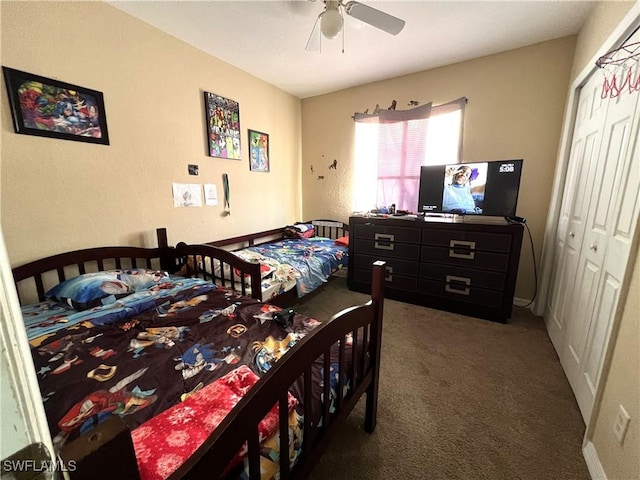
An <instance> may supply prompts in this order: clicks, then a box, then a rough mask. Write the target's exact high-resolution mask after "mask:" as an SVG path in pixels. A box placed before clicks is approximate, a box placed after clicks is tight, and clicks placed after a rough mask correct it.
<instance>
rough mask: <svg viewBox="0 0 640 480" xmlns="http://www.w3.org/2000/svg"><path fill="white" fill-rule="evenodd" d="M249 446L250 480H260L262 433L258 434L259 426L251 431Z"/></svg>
mask: <svg viewBox="0 0 640 480" xmlns="http://www.w3.org/2000/svg"><path fill="white" fill-rule="evenodd" d="M247 444H248V447H249V452H248V454H247V456H248V458H249V478H250V479H251V480H260V477H261V474H260V433H259V432H258V425H257V424H256V425H255V426H254V428H253V430H252V431H251V433H250V435H249V440H248V442H247Z"/></svg>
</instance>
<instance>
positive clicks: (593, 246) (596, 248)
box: [589, 243, 598, 252]
mask: <svg viewBox="0 0 640 480" xmlns="http://www.w3.org/2000/svg"><path fill="white" fill-rule="evenodd" d="M589 250H593V251H594V252H597V251H598V244H596V243H592V244H591V245H590V246H589Z"/></svg>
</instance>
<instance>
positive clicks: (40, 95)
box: [2, 66, 109, 145]
mask: <svg viewBox="0 0 640 480" xmlns="http://www.w3.org/2000/svg"><path fill="white" fill-rule="evenodd" d="M2 71H3V73H4V81H5V83H6V85H7V92H8V93H9V105H10V107H11V117H12V118H13V126H14V129H15V131H16V133H21V134H25V135H37V136H40V137H51V138H59V139H63V140H75V141H78V142H89V143H101V144H103V145H109V133H108V131H107V116H106V114H105V110H104V99H103V96H102V93H101V92H98V91H96V90H91V89H89V88H85V87H79V86H78V85H72V84H70V83H64V82H60V81H58V80H53V79H51V78H46V77H41V76H39V75H34V74H32V73H27V72H21V71H20V70H14V69H13V68H9V67H4V66H3V67H2Z"/></svg>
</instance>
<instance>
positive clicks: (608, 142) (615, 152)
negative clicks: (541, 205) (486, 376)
mask: <svg viewBox="0 0 640 480" xmlns="http://www.w3.org/2000/svg"><path fill="white" fill-rule="evenodd" d="M636 68H637V67H636ZM634 78H635V77H634ZM601 85H602V75H601V73H600V72H595V73H594V75H592V78H591V79H590V80H589V82H588V83H587V85H586V86H585V88H584V89H583V91H582V92H581V98H582V97H584V98H585V104H590V105H591V107H592V108H591V109H589V110H590V111H591V112H593V113H594V114H596V115H595V117H594V118H593V126H592V128H586V127H585V128H583V127H582V124H581V123H580V122H577V124H576V136H575V139H576V141H575V142H574V147H575V149H576V160H575V161H573V162H572V163H573V166H572V168H571V170H570V175H569V177H568V181H567V183H566V185H565V188H566V190H565V197H566V198H567V205H566V215H565V211H564V207H565V206H564V205H563V219H564V217H565V216H566V220H564V222H565V225H563V226H564V227H565V228H564V229H563V228H559V229H558V231H559V234H558V243H559V244H560V242H561V241H563V242H564V244H563V247H562V248H561V249H558V250H559V252H560V257H559V258H560V260H561V261H560V264H559V268H558V271H557V277H556V280H557V281H556V282H554V284H553V286H552V290H551V293H550V299H551V300H550V302H549V313H550V314H551V315H550V316H549V317H548V318H549V320H547V325H548V328H549V333H550V336H551V338H552V341H553V344H554V346H555V348H556V350H557V352H558V355H559V357H560V362H561V364H562V366H563V368H564V370H565V373H566V375H567V378H568V380H569V383H570V384H571V387H572V389H573V391H574V393H575V396H576V400H577V402H578V405H579V407H580V410H581V412H582V415H583V418H584V419H585V422H587V423H588V421H589V418H590V415H591V410H592V407H593V400H594V397H595V392H596V389H597V386H598V383H599V381H600V373H601V371H602V366H603V365H602V364H603V359H604V353H605V350H606V346H607V343H608V341H609V337H610V333H611V325H612V321H613V318H614V316H615V313H616V308H617V306H618V300H619V297H620V288H621V285H622V283H623V280H624V275H625V273H626V269H627V268H628V263H629V262H628V258H629V254H630V248H631V243H632V240H633V234H634V231H635V228H636V223H637V218H638V209H639V200H638V188H639V186H640V161H639V160H638V156H639V152H638V145H637V143H638V121H639V118H638V117H639V115H638V113H637V110H638V108H639V107H640V105H638V102H639V100H638V98H639V97H640V94H639V93H638V92H633V93H631V94H630V93H628V92H623V93H622V94H621V95H620V96H618V97H616V98H608V99H604V100H601V99H600V88H601ZM596 86H597V88H595V87H596ZM589 98H591V100H589ZM598 104H599V105H600V106H599V107H597V108H596V107H595V106H596V105H598ZM589 124H590V122H585V125H589ZM596 132H597V133H596ZM594 135H595V137H594ZM581 142H583V143H584V151H582V150H581V148H582V143H581ZM572 155H573V147H572ZM562 221H563V220H561V222H562Z"/></svg>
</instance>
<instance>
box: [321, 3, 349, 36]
mask: <svg viewBox="0 0 640 480" xmlns="http://www.w3.org/2000/svg"><path fill="white" fill-rule="evenodd" d="M343 25H344V20H343V18H342V14H341V13H340V4H339V2H331V1H328V2H327V9H326V10H325V11H324V12H322V13H321V14H320V30H321V31H322V34H323V35H324V36H325V37H326V38H329V39H331V38H336V37H337V36H338V34H339V33H340V32H341V31H342V26H343Z"/></svg>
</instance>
